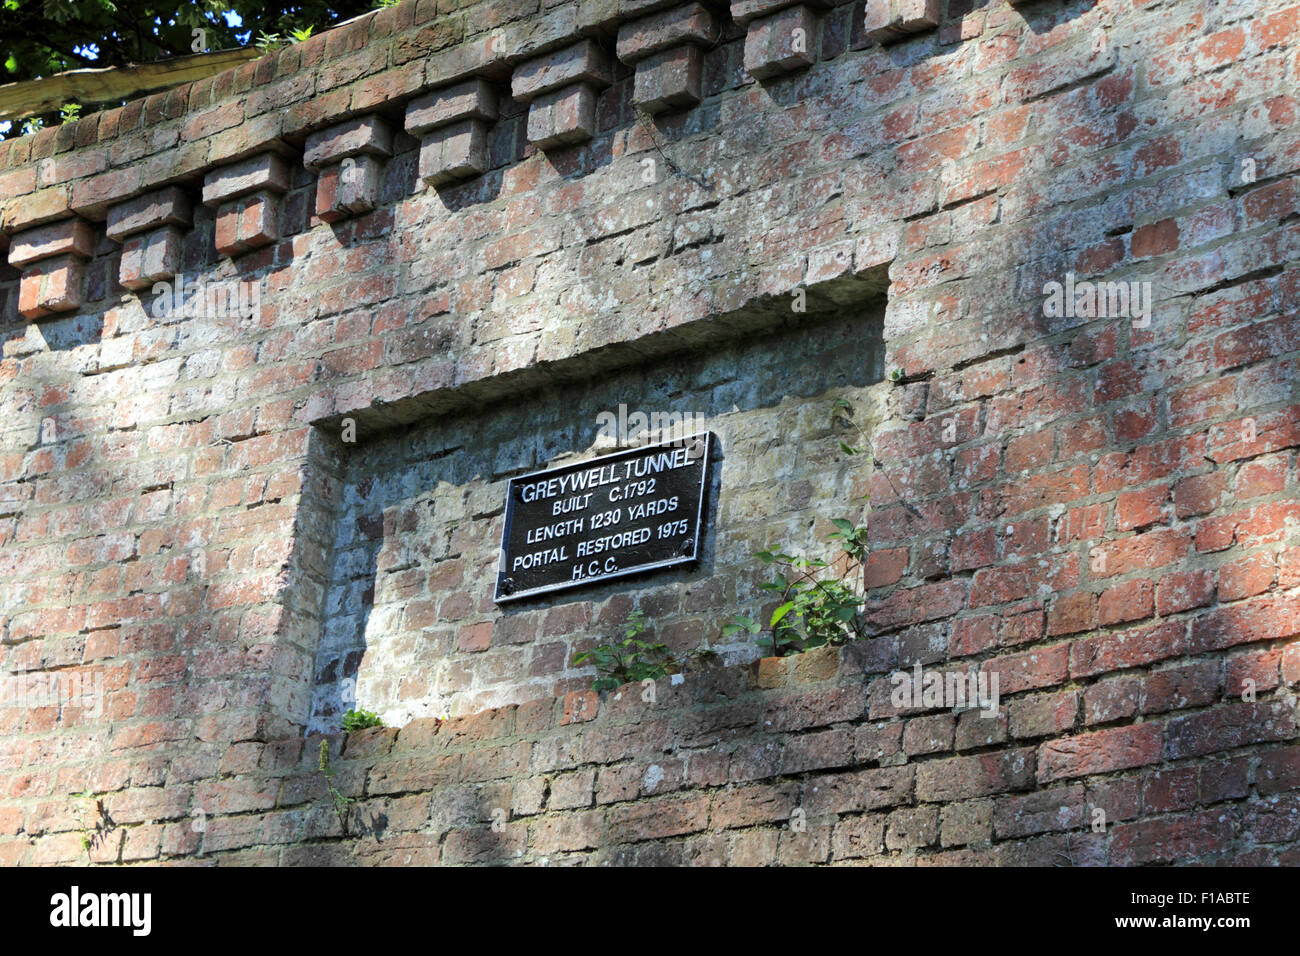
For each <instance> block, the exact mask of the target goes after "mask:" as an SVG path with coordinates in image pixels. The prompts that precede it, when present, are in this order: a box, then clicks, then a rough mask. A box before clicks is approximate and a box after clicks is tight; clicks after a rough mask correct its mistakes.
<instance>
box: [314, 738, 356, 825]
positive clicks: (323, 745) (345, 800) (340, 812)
mask: <svg viewBox="0 0 1300 956" xmlns="http://www.w3.org/2000/svg"><path fill="white" fill-rule="evenodd" d="M316 766H317V768H318V769H319V770H320V772H321V773H323V774H324V775H325V785H326V786H327V787H329V792H330V802H331V803H332V804H333V805H334V815H335V816H337V817H338V818H339V828H340V829H341V830H342V831H343V835H344V836H347V835H348V818H349V817H350V816H351V810H352V804H354V803H356V800H355V799H354V798H353V797H347V796H344V795H343V792H342V791H341V790H339V788H338V787H336V786H334V775H335V774H336V773H338V771H337V770H335V769H334V768H333V767H331V766H330V744H329V741H328V740H322V741H321V742H320V758H319V760H317V762H316Z"/></svg>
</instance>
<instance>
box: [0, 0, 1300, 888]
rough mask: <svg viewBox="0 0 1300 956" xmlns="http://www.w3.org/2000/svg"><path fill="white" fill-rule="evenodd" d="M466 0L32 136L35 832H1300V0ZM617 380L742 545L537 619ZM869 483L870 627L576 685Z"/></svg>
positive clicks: (393, 841) (24, 493) (2, 596)
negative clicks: (835, 424)
mask: <svg viewBox="0 0 1300 956" xmlns="http://www.w3.org/2000/svg"><path fill="white" fill-rule="evenodd" d="M438 6H439V5H438V4H435V3H432V2H427V0H418V2H417V0H406V2H404V3H401V4H399V5H398V6H396V7H393V8H389V9H387V10H383V11H379V12H376V13H373V14H370V15H367V16H365V17H362V18H359V19H358V20H356V21H353V22H352V23H350V24H347V25H344V26H341V27H338V28H336V29H333V30H330V31H327V32H325V33H323V34H321V35H320V36H318V37H315V38H313V39H311V40H309V41H308V42H306V43H303V44H299V45H296V46H291V47H288V48H285V49H283V50H281V51H279V52H277V53H274V54H270V55H268V56H266V57H263V58H262V59H260V60H257V61H255V62H253V63H250V64H247V65H245V66H242V67H239V68H237V69H235V70H231V71H229V72H227V73H223V74H221V75H219V76H217V77H214V78H210V79H208V80H204V81H200V82H196V83H194V84H191V85H189V86H184V87H179V88H177V89H174V90H172V91H169V92H165V93H161V94H156V95H154V96H151V97H148V98H146V99H144V100H141V101H137V102H133V103H130V104H128V105H126V106H124V107H122V108H120V109H114V110H110V111H106V112H103V113H99V114H95V115H92V116H88V117H85V118H83V119H81V120H79V121H77V122H75V123H72V124H67V125H64V126H60V127H57V128H52V129H48V130H43V131H41V132H39V133H37V134H36V135H34V136H29V137H22V138H18V139H14V140H9V141H5V142H3V143H0V234H2V235H3V237H4V240H3V243H4V246H5V255H6V257H7V261H8V265H7V266H4V267H0V269H2V271H0V302H2V303H3V324H0V340H2V341H3V358H2V359H0V659H2V661H3V665H4V668H3V678H4V680H5V681H6V684H5V688H4V689H5V693H4V695H3V698H2V699H0V705H3V706H0V728H2V730H3V736H2V737H0V861H3V862H7V863H58V862H78V861H84V860H86V859H87V858H90V859H91V860H93V861H95V862H116V861H121V862H137V861H151V860H164V861H169V862H170V861H182V862H214V861H217V862H220V861H231V862H264V863H297V862H360V863H401V862H407V861H421V862H435V861H436V862H448V863H459V862H486V861H501V862H543V861H546V862H552V861H553V862H571V861H576V862H583V861H591V862H604V861H609V862H618V863H628V862H631V863H650V862H705V863H710V862H728V863H733V864H736V863H771V862H782V863H796V862H828V861H839V860H855V861H865V862H869V863H870V862H876V863H890V864H898V863H902V864H921V863H989V862H993V863H1003V864H1022V863H1044V864H1052V863H1061V864H1076V865H1083V864H1111V865H1128V864H1140V863H1168V862H1176V863H1190V862H1212V863H1237V864H1243V863H1294V862H1297V837H1298V834H1300V789H1297V788H1300V771H1298V770H1297V767H1298V766H1300V741H1297V736H1298V734H1297V728H1296V700H1295V695H1294V691H1295V687H1296V684H1297V682H1300V643H1297V642H1296V634H1297V632H1298V631H1300V612H1298V610H1297V609H1298V608H1300V604H1298V603H1297V602H1298V601H1300V590H1297V587H1298V586H1300V576H1297V568H1298V567H1300V560H1298V556H1300V530H1298V527H1297V519H1298V518H1300V512H1297V504H1296V490H1297V485H1296V482H1297V481H1298V480H1300V476H1298V475H1297V472H1296V467H1297V463H1296V449H1297V448H1298V447H1300V427H1298V426H1297V424H1296V422H1297V420H1300V404H1297V399H1296V397H1295V394H1294V386H1293V384H1292V383H1293V379H1294V377H1295V375H1294V373H1295V365H1296V358H1297V355H1298V354H1300V342H1297V341H1296V338H1295V334H1294V332H1293V326H1294V325H1295V322H1296V318H1297V310H1298V309H1300V263H1298V260H1300V215H1297V213H1298V212H1300V193H1298V188H1300V187H1298V186H1297V170H1300V131H1298V130H1297V126H1296V106H1297V104H1296V93H1295V90H1296V89H1297V88H1298V86H1297V83H1298V81H1300V6H1296V5H1294V4H1288V3H1285V2H1283V3H1274V4H1271V5H1265V4H1256V3H1251V2H1236V3H1214V4H1211V3H1194V2H1186V0H1184V2H1173V0H1153V2H1143V0H1113V2H1097V3H1084V2H1071V3H1066V2H1058V0H1037V2H1032V3H1015V4H1010V3H1007V2H1005V0H991V2H989V3H988V4H983V5H976V4H974V3H971V2H967V0H948V2H947V3H944V2H939V0H867V2H866V3H865V4H864V3H862V2H856V3H848V4H837V3H834V2H832V0H818V2H810V3H807V4H803V5H798V4H791V3H789V2H788V0H736V2H734V3H732V4H730V5H726V4H720V3H719V4H703V5H700V4H690V3H687V4H682V3H671V2H659V0H621V2H615V0H586V2H575V0H570V2H567V3H564V2H561V3H556V4H553V5H547V6H544V7H543V6H539V5H538V4H531V5H530V4H528V3H519V2H514V0H510V2H499V3H492V2H488V3H478V4H472V5H468V6H466V8H465V9H460V10H446V9H444V11H443V12H441V13H439V12H438ZM442 6H443V7H447V6H448V5H447V4H443V5H442ZM1051 283H1060V284H1061V285H1062V286H1066V285H1068V286H1069V287H1071V288H1072V289H1075V288H1077V284H1079V283H1108V284H1111V285H1110V286H1109V287H1108V289H1107V290H1106V291H1109V292H1110V293H1111V294H1112V295H1114V296H1118V284H1119V283H1123V288H1124V291H1125V292H1126V293H1129V292H1131V293H1132V299H1131V301H1130V302H1129V303H1128V305H1129V306H1130V307H1129V308H1127V309H1118V310H1117V308H1116V306H1118V304H1119V299H1118V298H1114V299H1113V300H1111V301H1110V302H1109V303H1107V306H1106V309H1105V312H1104V314H1099V313H1098V311H1097V310H1092V311H1090V310H1088V309H1086V308H1083V309H1080V308H1075V307H1069V308H1055V307H1053V306H1052V305H1051V304H1050V301H1045V300H1050V294H1049V289H1050V285H1049V284H1051ZM160 284H161V285H160ZM166 284H170V289H175V288H177V287H178V288H179V290H180V292H179V294H178V295H176V296H172V295H171V291H170V289H169V286H168V285H166ZM1085 288H1086V287H1085ZM804 293H806V297H807V310H806V312H796V311H794V309H793V308H792V305H793V303H794V302H795V301H796V299H797V298H799V297H800V295H802V294H804ZM1148 295H1149V299H1148V298H1147V296H1148ZM214 296H215V298H214ZM204 298H207V302H206V304H205V306H204V307H203V308H201V309H198V310H189V311H187V310H186V309H185V308H184V307H183V306H184V303H185V301H187V300H188V301H194V300H196V299H204ZM1083 301H1084V302H1085V303H1086V302H1087V301H1089V300H1088V299H1087V298H1085V299H1084V300H1083ZM1103 301H1105V296H1103ZM232 302H234V303H238V304H239V305H240V306H241V307H234V306H231V303H232ZM1139 303H1145V305H1144V306H1143V307H1141V308H1138V307H1137V306H1138V304H1139ZM1070 305H1071V306H1073V305H1074V303H1070ZM1146 305H1149V309H1148V308H1146ZM1116 311H1119V313H1120V314H1116ZM882 316H883V319H882ZM882 349H883V361H882V360H881V354H880V353H881V350H882ZM827 356H830V357H827ZM728 370H730V371H728ZM895 370H898V372H897V374H896V375H895V374H893V373H894V372H895ZM882 373H883V374H884V375H885V378H884V380H883V381H880V383H879V384H873V383H874V382H877V381H879V380H880V379H881V376H882ZM727 376H730V378H728V377H727ZM731 383H734V385H732V389H731V392H729V390H728V385H729V384H731ZM706 389H707V393H708V397H707V401H706V399H705V392H706ZM732 392H734V395H733V397H731V398H728V397H727V396H728V395H729V394H732ZM846 394H847V395H851V396H852V397H853V398H855V399H856V400H857V401H858V403H859V404H860V406H861V407H862V409H863V413H862V421H863V423H864V425H866V427H868V429H869V431H870V434H871V439H872V446H873V450H874V453H875V457H876V463H875V465H874V467H873V468H871V469H867V468H865V467H861V468H860V469H858V470H854V469H851V468H850V467H849V466H848V465H847V464H846V463H845V462H843V461H842V460H839V459H838V458H836V457H835V455H834V448H835V446H836V445H837V442H838V436H837V435H836V434H835V433H833V432H832V431H831V430H830V429H829V428H828V427H827V424H826V421H825V417H823V416H825V414H826V406H827V404H828V403H829V402H830V401H831V400H833V399H834V398H835V397H838V396H840V395H846ZM624 395H627V396H628V397H627V398H623V397H622V396H624ZM617 400H623V401H627V402H628V404H629V405H643V404H644V405H648V406H649V407H652V408H653V407H660V405H661V404H662V402H663V401H665V400H667V401H669V404H668V406H667V408H666V409H664V410H669V409H671V408H674V407H679V406H677V404H676V403H677V402H679V401H680V402H681V403H682V404H683V405H685V404H687V403H689V404H690V405H691V406H694V405H695V403H696V402H697V401H698V402H699V403H700V404H701V405H703V406H704V407H702V408H699V409H696V408H694V407H691V408H690V409H689V410H699V411H702V412H705V413H706V414H708V415H709V416H710V427H712V428H713V429H714V430H715V432H717V433H718V434H719V435H720V438H721V439H722V441H723V448H722V451H723V459H722V461H721V464H720V467H719V469H718V470H717V472H716V474H715V475H714V479H713V480H714V491H715V501H714V512H713V530H712V531H711V532H710V533H711V535H712V536H713V538H712V542H711V545H710V550H708V552H707V554H706V560H705V561H703V562H702V563H701V565H700V567H699V568H697V569H695V570H694V571H688V572H674V573H673V574H670V575H667V576H663V577H659V578H647V579H645V580H644V581H642V582H638V583H636V584H635V585H629V586H628V587H627V588H621V587H618V586H613V585H607V586H604V587H603V588H601V589H597V590H594V591H589V592H584V591H575V592H570V593H569V594H567V595H562V596H557V597H553V598H551V599H550V600H548V601H546V602H542V603H540V604H537V605H529V606H527V607H525V608H521V609H519V610H516V611H511V612H508V613H502V612H500V611H498V610H497V609H496V608H495V607H494V606H493V605H492V604H491V603H490V602H488V601H486V600H485V599H484V598H485V596H486V594H487V587H488V582H487V580H486V577H485V574H484V563H485V561H487V556H488V554H489V553H490V551H491V549H492V546H493V544H494V541H495V536H496V535H497V534H498V531H499V521H500V515H499V512H498V511H497V509H498V508H499V503H500V498H501V495H500V489H501V488H502V486H503V483H504V478H505V477H506V476H508V475H509V474H519V473H522V472H525V471H528V470H532V469H533V468H536V467H539V466H541V465H544V464H546V463H550V462H555V461H560V460H566V459H568V458H571V457H573V456H581V455H583V454H587V453H589V452H590V451H591V450H592V449H593V447H594V441H595V429H594V422H593V421H592V413H593V410H603V409H606V408H608V407H609V406H610V405H612V404H614V403H615V402H616V401H617ZM651 403H655V404H651ZM732 405H734V406H735V408H734V410H733V409H732V407H731V406H732ZM683 410H686V409H683ZM768 433H770V439H772V440H771V441H765V440H764V438H765V437H769V435H768ZM349 437H355V439H356V440H355V441H349V440H348V438H349ZM471 443H472V447H471ZM440 463H441V464H440ZM866 488H869V489H870V492H871V496H872V498H871V513H870V516H869V528H870V534H871V547H872V555H871V558H870V560H869V562H868V566H867V569H866V580H865V582H864V584H865V586H866V587H867V589H868V591H867V596H868V607H867V613H868V617H869V621H870V625H871V628H872V631H873V634H874V636H873V637H872V638H871V639H870V640H869V641H866V642H864V643H862V644H861V645H852V646H848V647H844V648H838V649H837V648H831V649H824V650H819V651H814V652H809V653H806V654H803V655H799V656H797V657H794V658H789V659H781V660H774V659H764V660H755V659H754V658H755V657H756V656H757V655H756V653H755V652H754V651H753V650H752V649H751V648H747V647H742V646H736V647H734V648H731V649H729V652H728V655H727V656H726V660H725V662H724V666H721V667H717V668H713V669H709V670H705V671H702V672H698V673H692V674H688V675H687V676H686V677H685V679H684V680H681V681H676V682H675V681H672V680H669V679H665V680H663V681H660V682H659V683H658V685H657V686H656V687H655V689H654V693H653V694H652V695H651V694H649V693H648V692H647V691H646V690H645V689H643V688H641V687H639V686H633V687H627V688H623V689H622V690H621V691H615V692H611V693H609V694H607V695H605V696H603V697H598V696H597V695H595V694H593V693H591V692H589V691H584V690H581V689H580V688H581V687H582V686H583V685H584V684H585V683H586V680H587V679H588V677H589V675H588V674H587V673H585V672H583V671H582V670H581V669H578V668H575V667H573V665H572V654H573V653H574V652H575V650H580V649H581V648H582V647H584V646H586V645H587V644H589V643H590V642H591V641H594V640H596V639H598V638H600V637H602V636H605V635H607V634H609V633H610V632H611V631H612V630H613V628H615V627H616V626H617V624H618V623H619V619H620V618H621V615H622V614H625V613H626V612H627V611H628V610H630V609H631V608H632V607H633V606H634V605H636V606H640V607H642V608H643V609H645V610H647V611H648V612H650V614H651V617H652V618H653V619H654V620H655V623H656V625H657V633H659V635H660V636H661V638H662V637H663V636H668V637H670V638H671V640H672V641H673V642H674V643H676V644H678V645H680V646H682V647H685V646H687V645H689V644H690V643H692V642H694V641H696V640H698V639H701V638H703V637H706V636H709V635H710V634H713V633H716V629H717V628H720V626H721V624H722V623H724V622H725V619H726V618H727V617H728V616H729V615H730V613H731V612H732V611H733V610H737V611H741V612H752V611H754V610H756V608H755V607H754V606H753V605H754V603H755V601H756V598H755V597H754V592H753V584H754V577H753V574H754V572H753V569H752V568H750V567H748V566H746V565H745V563H744V561H743V560H742V559H743V557H744V553H745V551H746V550H748V549H749V548H750V547H752V546H760V545H762V544H767V543H769V542H768V541H765V540H764V541H760V540H759V539H760V537H766V535H765V534H764V532H769V531H770V532H775V533H779V534H781V535H783V536H784V537H785V538H786V540H785V541H784V544H785V545H786V546H788V547H790V548H794V549H799V550H804V549H814V548H816V547H817V542H818V539H819V538H820V536H821V535H822V533H823V532H824V530H825V519H826V518H828V517H830V516H833V515H836V514H840V513H843V512H844V511H845V510H846V509H847V508H848V507H849V505H848V503H847V496H848V495H849V494H854V493H860V492H861V491H863V490H865V489H866ZM840 496H845V497H844V498H841V497H840ZM457 509H463V511H464V515H463V517H461V518H459V519H458V517H457V516H458V515H459V514H460V512H459V511H458V510H457ZM458 534H459V535H460V537H459V538H457V535H458ZM444 539H445V542H446V543H445V550H439V549H443V548H444V544H443V543H442V542H443V541H444ZM453 541H454V544H453ZM421 545H427V547H428V549H429V550H428V551H427V553H417V554H415V555H414V556H411V555H409V554H407V555H406V556H405V557H403V556H402V555H403V553H404V552H409V551H411V550H413V549H418V548H419V547H420V546H421ZM372 562H373V563H372ZM390 562H391V563H390ZM411 572H413V573H411ZM917 665H919V666H920V667H921V668H923V669H928V670H930V671H935V670H946V671H952V670H965V669H967V668H974V669H976V670H977V671H978V672H979V673H981V674H984V675H986V677H988V678H990V679H991V678H993V677H994V676H996V677H997V679H998V684H999V693H1000V706H999V708H998V711H997V713H996V714H995V715H993V716H984V715H982V713H981V711H980V710H979V709H977V708H969V707H966V708H953V707H951V706H949V707H942V706H933V707H931V706H925V705H924V702H921V705H920V706H916V707H900V706H898V705H897V704H896V703H895V702H892V701H891V699H890V697H891V690H892V689H893V687H894V686H895V684H896V680H895V678H896V677H897V675H898V674H899V673H900V672H910V671H911V669H913V668H914V667H916V666H917ZM453 671H455V672H456V675H457V676H455V677H453V678H452V679H451V681H450V682H449V683H448V682H447V675H448V674H449V673H452V672H453ZM512 675H515V676H514V677H512ZM55 678H57V679H58V684H57V687H56V686H55V684H54V681H55ZM349 679H350V680H352V681H355V687H356V694H357V695H358V697H357V703H359V704H360V705H361V706H370V707H377V708H381V709H383V710H384V711H385V713H386V714H388V715H389V716H390V719H391V720H394V721H402V725H401V726H400V727H398V728H392V729H385V730H372V731H365V732H361V733H358V734H353V735H350V736H348V737H347V738H346V739H345V738H343V737H341V736H338V735H333V736H326V737H324V738H322V737H318V736H316V735H315V734H314V733H313V734H308V731H309V730H312V731H315V730H321V729H325V728H326V727H327V725H329V723H330V721H331V718H332V717H334V716H335V715H336V713H337V709H338V707H339V706H347V704H348V701H347V700H345V699H344V698H345V694H344V691H343V686H344V682H345V681H346V680H349ZM348 686H352V685H348ZM88 688H89V691H87V689H88ZM73 690H76V691H77V693H75V694H74V693H71V691H73ZM367 695H369V699H368V698H367ZM647 698H650V699H647ZM442 707H446V708H448V710H449V711H450V712H451V713H452V716H451V718H450V719H449V720H445V721H439V720H438V719H437V718H436V717H435V716H429V714H430V712H432V711H436V710H438V709H439V708H442ZM485 708H486V709H485ZM329 729H333V728H332V727H330V728H329ZM322 739H324V740H326V741H327V747H328V748H329V752H330V754H331V762H330V765H331V767H332V769H333V770H334V771H336V774H335V776H334V778H333V780H334V785H335V786H336V787H337V788H338V789H339V791H340V792H341V793H344V794H346V795H348V796H350V797H353V798H355V800H356V803H354V804H352V805H351V807H350V808H349V809H348V810H347V811H346V812H345V813H344V814H343V817H342V818H340V816H339V814H336V813H335V810H334V808H333V806H332V805H331V802H330V798H329V793H328V788H327V786H326V780H325V776H324V775H323V774H322V773H321V772H319V771H318V770H317V760H318V747H319V742H320V740H322ZM84 794H89V796H86V795H84ZM97 800H98V801H101V802H102V806H103V812H102V814H101V812H100V811H99V810H98V809H97V808H96V801H97ZM345 823H346V833H345V832H344V824H345ZM87 834H94V835H95V839H94V840H93V841H92V842H91V845H90V847H89V848H88V849H87V848H84V847H83V843H82V841H83V837H84V836H86V835H87Z"/></svg>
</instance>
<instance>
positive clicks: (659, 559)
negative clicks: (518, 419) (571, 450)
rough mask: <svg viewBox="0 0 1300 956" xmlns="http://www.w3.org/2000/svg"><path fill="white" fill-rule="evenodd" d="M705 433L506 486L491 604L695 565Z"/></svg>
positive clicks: (526, 477)
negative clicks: (494, 590) (493, 600)
mask: <svg viewBox="0 0 1300 956" xmlns="http://www.w3.org/2000/svg"><path fill="white" fill-rule="evenodd" d="M712 441H713V436H712V435H711V434H707V433H706V434H702V435H694V436H692V437H690V438H685V439H679V440H676V441H672V442H667V443H665V444H662V445H647V446H645V447H643V448H633V449H629V450H628V451H621V452H618V453H616V454H613V455H605V456H603V457H601V458H593V459H590V460H589V461H584V462H580V463H579V464H576V465H565V466H564V467H562V468H552V469H551V470H549V471H537V472H533V473H532V474H531V475H523V476H522V477H519V478H512V479H510V486H509V488H507V490H506V515H505V528H504V530H503V531H502V533H501V560H500V564H499V565H498V567H497V587H496V601H497V602H498V603H500V602H503V601H515V600H518V599H520V598H526V597H532V596H534V595H537V594H546V593H547V592H550V591H559V590H562V589H564V588H573V587H579V586H581V585H585V584H594V583H596V582H598V581H608V580H610V579H611V578H619V577H623V576H624V575H627V574H637V573H639V572H642V571H650V570H653V569H656V568H670V567H673V566H674V565H678V564H687V563H689V562H691V561H694V560H695V557H696V552H697V549H698V547H699V541H700V523H701V521H702V520H703V515H704V483H705V481H707V478H708V466H709V456H710V452H711V450H712Z"/></svg>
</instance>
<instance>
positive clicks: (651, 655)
mask: <svg viewBox="0 0 1300 956" xmlns="http://www.w3.org/2000/svg"><path fill="white" fill-rule="evenodd" d="M648 629H649V625H648V624H646V620H645V612H643V611H642V610H640V609H639V608H638V609H637V610H635V611H633V612H632V613H631V614H629V615H628V619H627V623H626V624H624V626H623V639H622V640H621V641H620V640H614V641H610V642H609V643H607V644H599V645H597V646H596V647H593V648H592V649H591V650H589V651H584V652H583V653H581V654H578V655H576V656H575V657H574V658H573V663H574V664H577V665H581V664H585V663H587V662H588V661H590V662H591V664H592V665H593V666H594V667H595V668H596V679H595V680H594V681H592V682H591V688H592V690H612V689H613V688H615V687H620V686H622V685H623V684H631V683H637V682H640V681H643V680H658V679H659V678H661V677H667V676H668V675H669V674H679V673H681V672H682V671H683V670H685V669H686V666H687V665H688V664H690V663H692V662H699V663H708V662H710V661H712V660H714V659H716V657H717V655H716V654H715V653H714V651H713V650H712V649H711V648H709V647H708V646H707V645H706V646H705V647H702V648H699V649H698V650H695V651H691V652H690V653H689V654H685V655H683V656H681V657H676V656H674V655H673V653H672V651H670V650H669V649H668V645H667V644H659V643H652V642H650V641H643V640H641V635H642V634H644V633H645V632H646V631H647V630H648Z"/></svg>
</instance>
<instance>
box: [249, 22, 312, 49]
mask: <svg viewBox="0 0 1300 956" xmlns="http://www.w3.org/2000/svg"><path fill="white" fill-rule="evenodd" d="M313 29H315V28H314V27H304V28H303V29H301V30H290V31H289V34H288V35H287V36H282V35H281V34H279V33H259V34H258V36H257V40H256V42H255V43H254V44H253V45H254V46H256V47H257V48H258V49H259V50H261V51H262V52H263V53H270V52H272V51H273V50H278V49H280V48H281V47H283V46H288V45H289V44H292V43H301V42H302V41H303V40H307V39H310V38H311V33H312V30H313Z"/></svg>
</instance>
